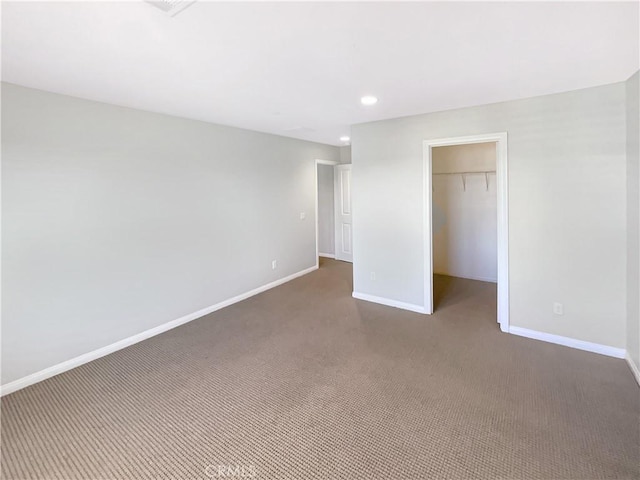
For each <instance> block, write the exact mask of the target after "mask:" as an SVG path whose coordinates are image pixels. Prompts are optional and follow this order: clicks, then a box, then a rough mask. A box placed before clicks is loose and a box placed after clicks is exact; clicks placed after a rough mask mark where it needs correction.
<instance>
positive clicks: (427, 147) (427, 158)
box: [422, 132, 509, 332]
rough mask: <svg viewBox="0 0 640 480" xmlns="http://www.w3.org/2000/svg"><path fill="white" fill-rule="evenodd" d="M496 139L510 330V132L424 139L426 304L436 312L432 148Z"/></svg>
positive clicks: (501, 297)
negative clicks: (508, 143)
mask: <svg viewBox="0 0 640 480" xmlns="http://www.w3.org/2000/svg"><path fill="white" fill-rule="evenodd" d="M487 142H496V184H497V197H498V323H499V324H500V330H502V331H503V332H508V331H509V177H508V173H509V172H508V168H507V167H508V158H507V132H498V133H487V134H482V135H470V136H465V137H451V138H438V139H433V140H425V141H424V142H423V163H424V168H423V172H424V178H423V197H424V198H423V205H424V207H425V215H424V218H423V222H424V224H423V230H422V231H423V232H424V308H425V310H426V312H427V313H433V230H432V225H431V223H432V218H431V217H432V211H431V206H432V202H433V199H432V176H431V173H432V166H431V149H432V148H433V147H445V146H450V145H464V144H468V143H487Z"/></svg>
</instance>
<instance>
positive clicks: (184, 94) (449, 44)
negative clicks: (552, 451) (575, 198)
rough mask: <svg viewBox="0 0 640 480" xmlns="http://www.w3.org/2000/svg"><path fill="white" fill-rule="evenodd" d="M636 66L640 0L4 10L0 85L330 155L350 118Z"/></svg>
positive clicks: (611, 77) (442, 105) (613, 74)
mask: <svg viewBox="0 0 640 480" xmlns="http://www.w3.org/2000/svg"><path fill="white" fill-rule="evenodd" d="M638 55H639V49H638V3H637V2H628V3H575V2H574V3H484V2H482V3H480V2H475V3H455V2H445V3H434V2H430V3H393V2H389V3H362V2H361V3H336V2H334V3H275V2H274V3H272V2H268V3H267V2H264V3H208V2H204V1H199V2H196V3H195V4H193V5H191V6H190V7H188V8H187V9H186V10H184V11H183V12H181V13H179V14H178V15H177V16H175V17H170V16H168V15H167V14H166V13H164V12H162V11H161V10H159V9H157V8H156V7H154V6H152V5H150V4H148V3H145V2H143V1H134V2H128V3H123V2H43V3H30V2H25V3H22V2H19V3H17V2H16V3H14V2H2V79H3V80H4V81H7V82H12V83H16V84H19V85H25V86H28V87H34V88H39V89H43V90H48V91H51V92H57V93H63V94H68V95H73V96H77V97H82V98H88V99H92V100H98V101H102V102H108V103H112V104H116V105H124V106H128V107H134V108H139V109H143V110H149V111H154V112H161V113H167V114H171V115H177V116H181V117H187V118H193V119H198V120H205V121H209V122H215V123H221V124H226V125H234V126H238V127H242V128H248V129H253V130H259V131H263V132H269V133H274V134H278V135H285V136H290V137H295V138H302V139H306V140H313V141H318V142H322V143H328V144H333V145H340V144H341V142H340V140H339V137H340V136H342V135H345V134H347V135H348V134H349V125H352V124H355V123H361V122H368V121H373V120H380V119H385V118H393V117H399V116H404V115H411V114H417V113H426V112H433V111H438V110H446V109H451V108H458V107H465V106H471V105H479V104H486V103H492V102H499V101H505V100H512V99H516V98H524V97H531V96H535V95H543V94H548V93H556V92H563V91H568V90H575V89H579V88H584V87H590V86H595V85H602V84H607V83H612V82H618V81H622V80H626V79H627V78H628V77H629V76H631V75H632V74H633V73H634V72H635V71H636V70H637V69H638ZM365 94H373V95H375V96H377V97H379V99H380V101H379V103H378V104H377V105H375V106H373V107H364V106H362V105H360V103H359V98H360V97H361V96H362V95H365Z"/></svg>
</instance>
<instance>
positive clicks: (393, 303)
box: [351, 292, 427, 313]
mask: <svg viewBox="0 0 640 480" xmlns="http://www.w3.org/2000/svg"><path fill="white" fill-rule="evenodd" d="M351 295H352V296H353V298H357V299H358V300H365V301H367V302H373V303H379V304H381V305H386V306H388V307H396V308H401V309H402V310H409V311H411V312H416V313H427V311H426V310H425V308H424V307H423V306H422V305H414V304H413V303H405V302H399V301H397V300H390V299H388V298H383V297H376V296H375V295H368V294H366V293H358V292H353V293H352V294H351Z"/></svg>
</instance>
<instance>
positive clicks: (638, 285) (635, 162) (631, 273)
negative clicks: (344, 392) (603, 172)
mask: <svg viewBox="0 0 640 480" xmlns="http://www.w3.org/2000/svg"><path fill="white" fill-rule="evenodd" d="M639 76H640V72H636V74H635V75H633V76H632V77H631V78H630V79H629V80H628V81H627V222H628V230H627V352H628V354H629V357H630V358H631V360H632V361H633V363H634V364H635V366H636V368H639V369H640V239H639V237H640V232H639V229H640V193H639V192H640V160H639V157H640V152H639V150H640V146H639V145H640V139H639V138H638V136H639V131H640V108H639V107H638V102H639V98H640V95H639V93H640V92H639V90H640V82H639V81H638V77H639Z"/></svg>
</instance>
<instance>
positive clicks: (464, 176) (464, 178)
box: [431, 170, 496, 192]
mask: <svg viewBox="0 0 640 480" xmlns="http://www.w3.org/2000/svg"><path fill="white" fill-rule="evenodd" d="M490 173H496V171H495V170H478V171H475V172H446V173H434V175H460V177H461V178H462V190H463V191H465V192H466V191H467V175H476V174H480V175H484V181H485V185H486V186H487V192H488V191H489V174H490ZM431 190H432V191H433V186H432V187H431Z"/></svg>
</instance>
